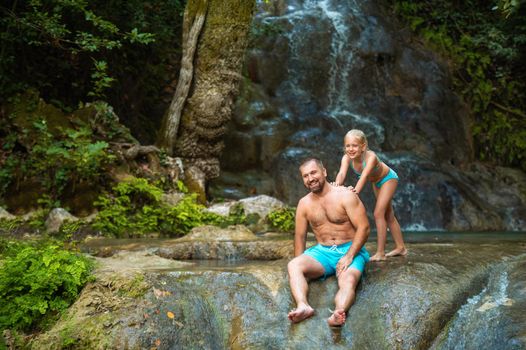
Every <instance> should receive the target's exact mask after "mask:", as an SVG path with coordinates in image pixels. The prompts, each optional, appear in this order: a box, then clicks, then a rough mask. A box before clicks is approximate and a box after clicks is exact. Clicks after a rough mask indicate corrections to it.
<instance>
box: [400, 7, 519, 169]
mask: <svg viewBox="0 0 526 350" xmlns="http://www.w3.org/2000/svg"><path fill="white" fill-rule="evenodd" d="M394 10H395V12H396V13H397V14H398V15H399V16H400V17H401V18H402V19H403V20H404V21H405V22H406V23H407V24H408V25H409V26H410V27H411V29H412V30H414V31H415V32H417V33H419V34H420V35H421V36H422V38H424V39H425V41H426V43H427V44H428V45H429V46H431V47H432V48H433V49H434V50H436V51H438V52H440V53H442V54H443V55H444V56H446V57H448V58H449V59H450V62H451V63H452V68H453V70H454V85H455V88H456V90H457V91H458V92H459V93H460V94H461V95H462V96H463V97H464V100H465V101H466V102H467V103H468V104H469V106H470V107H471V112H472V116H473V129H472V132H473V136H474V141H475V146H476V149H477V153H478V156H479V158H480V159H482V160H491V161H493V162H495V163H499V164H502V165H508V166H520V167H522V168H523V169H524V170H526V141H525V139H526V113H525V111H526V94H525V91H526V69H524V65H523V64H522V62H524V59H525V58H526V57H524V53H525V52H526V50H525V46H526V16H524V12H525V11H524V10H525V9H524V7H521V6H520V2H519V1H509V0H500V1H496V2H494V6H493V7H492V6H488V3H487V2H483V1H475V0H469V1H464V2H460V3H459V2H453V1H446V2H444V1H438V0H433V1H416V2H415V1H398V0H397V1H395V2H394ZM495 10H500V11H502V13H504V14H505V15H506V17H507V18H504V17H502V16H499V13H498V12H497V11H495Z"/></svg>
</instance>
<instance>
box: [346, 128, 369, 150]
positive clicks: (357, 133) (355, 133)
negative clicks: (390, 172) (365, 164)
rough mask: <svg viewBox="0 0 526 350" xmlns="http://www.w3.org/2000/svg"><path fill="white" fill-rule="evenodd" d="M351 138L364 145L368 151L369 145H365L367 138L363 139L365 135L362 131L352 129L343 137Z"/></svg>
mask: <svg viewBox="0 0 526 350" xmlns="http://www.w3.org/2000/svg"><path fill="white" fill-rule="evenodd" d="M347 136H352V137H356V138H357V139H358V140H359V141H360V142H361V143H362V144H365V146H366V147H367V149H369V144H368V143H367V137H365V134H364V132H363V131H362V130H358V129H352V130H349V131H347V134H345V137H347Z"/></svg>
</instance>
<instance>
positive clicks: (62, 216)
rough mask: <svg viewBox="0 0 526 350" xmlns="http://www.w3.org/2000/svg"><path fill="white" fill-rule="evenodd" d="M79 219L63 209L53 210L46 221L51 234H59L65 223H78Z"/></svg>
mask: <svg viewBox="0 0 526 350" xmlns="http://www.w3.org/2000/svg"><path fill="white" fill-rule="evenodd" d="M77 220H78V218H77V217H75V216H73V215H71V214H70V213H68V211H67V210H65V209H63V208H55V209H53V210H51V212H50V213H49V215H48V217H47V220H46V229H47V231H48V232H50V233H54V232H58V231H59V230H60V226H61V225H62V224H63V223H64V222H65V221H77Z"/></svg>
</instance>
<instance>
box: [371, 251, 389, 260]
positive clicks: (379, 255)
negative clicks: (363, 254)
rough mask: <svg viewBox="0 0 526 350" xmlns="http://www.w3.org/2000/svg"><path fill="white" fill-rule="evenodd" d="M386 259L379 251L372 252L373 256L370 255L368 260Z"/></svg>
mask: <svg viewBox="0 0 526 350" xmlns="http://www.w3.org/2000/svg"><path fill="white" fill-rule="evenodd" d="M384 260H386V258H385V254H380V253H376V254H374V255H373V256H371V258H370V259H369V261H384Z"/></svg>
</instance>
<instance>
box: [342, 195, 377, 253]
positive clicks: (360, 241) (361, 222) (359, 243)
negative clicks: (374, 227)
mask: <svg viewBox="0 0 526 350" xmlns="http://www.w3.org/2000/svg"><path fill="white" fill-rule="evenodd" d="M343 207H344V208H345V212H346V213H347V216H348V217H349V220H350V221H351V224H352V225H353V226H354V228H355V230H356V233H355V235H354V239H353V242H352V246H351V249H349V251H348V252H347V253H348V254H351V256H353V257H354V256H355V255H356V253H358V251H359V250H360V249H362V247H363V245H364V244H365V242H367V238H369V232H370V231H371V229H370V227H369V219H367V214H366V212H365V207H364V205H363V203H362V201H361V200H360V198H359V197H358V195H357V194H355V193H350V194H348V195H346V196H345V199H344V203H343Z"/></svg>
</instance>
